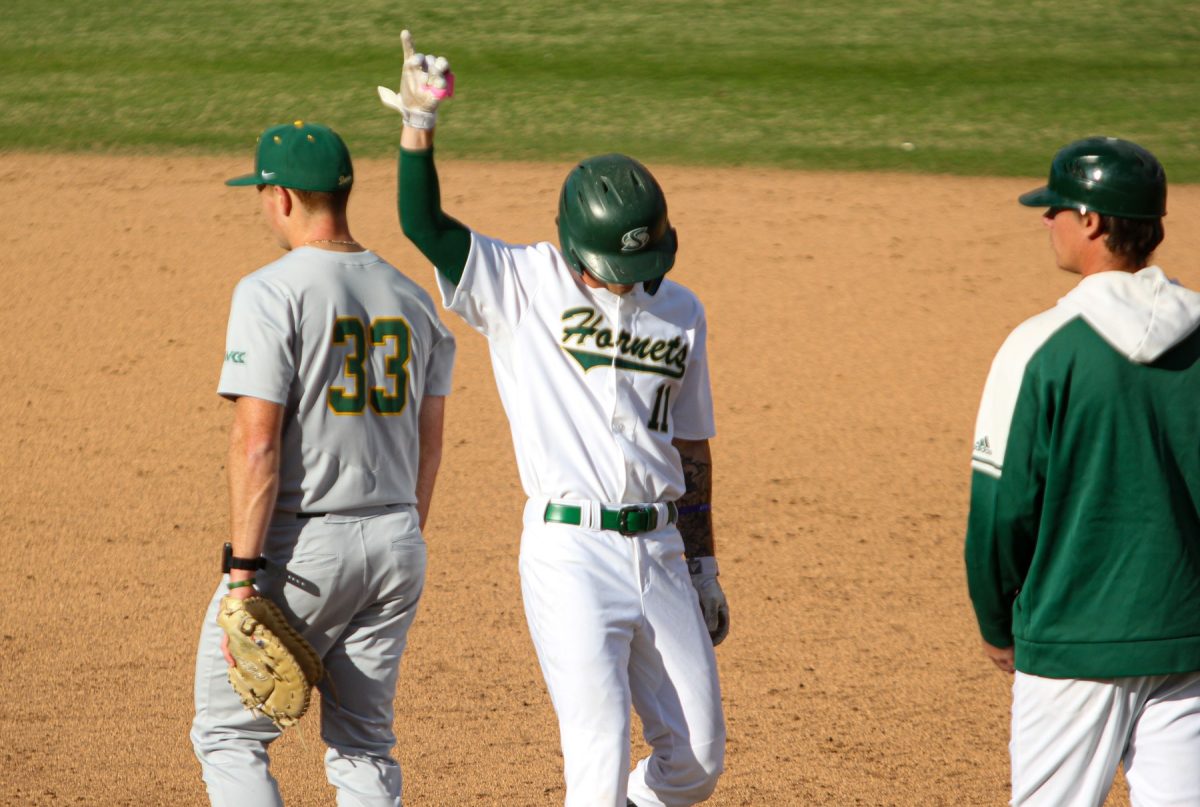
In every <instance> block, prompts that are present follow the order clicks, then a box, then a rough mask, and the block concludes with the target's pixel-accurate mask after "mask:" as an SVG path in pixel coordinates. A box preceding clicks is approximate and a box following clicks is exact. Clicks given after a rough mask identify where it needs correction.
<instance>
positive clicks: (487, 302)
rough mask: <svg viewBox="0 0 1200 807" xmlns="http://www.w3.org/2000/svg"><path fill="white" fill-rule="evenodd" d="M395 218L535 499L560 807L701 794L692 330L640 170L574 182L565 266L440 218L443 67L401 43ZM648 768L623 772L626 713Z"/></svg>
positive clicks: (708, 420)
mask: <svg viewBox="0 0 1200 807" xmlns="http://www.w3.org/2000/svg"><path fill="white" fill-rule="evenodd" d="M402 39H403V41H404V53H405V63H404V70H403V73H402V77H401V88H400V93H399V94H397V93H395V92H392V91H391V90H388V89H387V88H380V96H381V97H382V99H383V100H384V103H385V104H387V105H388V106H392V107H394V108H397V109H399V110H400V111H401V112H402V113H403V115H404V128H403V132H402V135H401V153H400V190H399V203H400V218H401V222H402V225H403V227H404V232H405V234H406V235H408V237H409V238H411V239H412V241H413V242H414V243H415V244H416V245H417V247H418V248H419V249H421V251H422V252H423V253H424V254H425V255H426V256H427V257H428V258H429V259H430V260H431V261H432V262H433V264H434V265H435V266H436V268H437V282H438V285H439V288H440V290H441V294H442V300H443V303H444V305H446V307H448V308H449V309H451V310H452V311H454V312H455V313H457V314H459V315H460V316H461V317H462V318H463V319H464V320H465V321H466V322H467V323H468V324H470V325H471V326H472V327H473V328H474V329H476V330H477V331H479V332H480V333H482V334H483V335H484V336H485V337H487V339H488V343H489V348H490V350H491V357H492V366H493V369H494V371H495V377H496V384H497V386H498V387H499V392H500V398H501V401H502V403H503V405H504V410H505V413H506V414H507V415H508V419H509V423H510V426H511V429H512V437H513V444H514V447H515V449H516V455H517V465H518V468H519V470H520V475H521V483H522V486H523V487H524V489H525V493H526V495H527V496H528V502H527V504H526V506H525V510H524V532H523V534H522V538H521V550H520V564H519V566H520V574H521V590H522V596H523V600H524V605H525V614H526V618H527V621H528V623H529V630H530V634H531V636H532V638H533V643H534V647H535V649H536V651H537V655H538V660H539V662H540V664H541V668H542V675H543V677H544V679H545V681H546V686H547V688H548V690H549V692H550V697H551V700H552V701H553V703H554V708H555V711H556V712H557V715H558V722H559V732H560V738H561V743H562V753H563V762H564V766H565V778H566V788H567V793H566V804H567V805H572V806H578V805H593V806H595V805H603V806H604V807H626V804H627V803H628V804H636V805H638V807H652V805H658V806H662V805H690V804H695V803H697V802H701V801H704V800H705V799H707V798H708V797H709V795H710V794H711V793H712V792H713V789H714V788H715V786H716V782H717V777H718V776H719V775H720V773H721V770H722V767H723V764H724V747H725V726H724V721H723V717H722V713H721V696H720V689H719V685H718V681H717V668H716V660H715V656H714V654H713V645H715V644H717V643H718V642H720V641H721V640H722V639H723V638H724V637H725V635H726V632H727V630H728V625H729V612H728V607H727V606H726V602H725V596H724V594H723V593H722V592H721V587H720V585H719V584H718V583H717V563H716V559H715V557H714V556H713V541H712V522H711V513H710V504H709V502H710V492H711V483H710V480H711V468H712V460H711V458H710V453H709V446H708V440H709V438H711V437H712V436H713V435H714V428H713V411H712V398H711V395H710V390H709V375H708V364H707V356H706V346H705V333H706V322H705V317H704V309H703V307H702V306H701V305H700V302H699V301H698V300H697V299H696V296H695V295H694V294H693V293H692V292H690V291H688V290H687V289H686V288H684V287H683V286H681V285H679V284H677V283H674V282H672V281H670V280H667V279H666V278H665V275H666V273H667V271H668V270H669V269H671V267H672V264H673V263H674V260H675V252H676V236H675V230H674V228H672V227H671V225H670V221H669V219H668V217H667V207H666V200H665V198H664V197H663V193H662V190H661V188H660V187H659V185H658V183H657V182H656V181H655V179H654V177H653V176H652V175H651V174H650V172H649V171H647V170H646V168H645V167H644V166H642V165H641V164H640V163H638V162H637V161H635V160H632V159H630V158H628V157H625V156H623V155H616V154H610V155H605V156H602V157H596V158H592V159H589V160H585V161H583V162H582V163H580V164H579V165H577V166H575V167H574V168H573V169H572V170H571V172H570V174H569V175H568V177H567V180H566V183H565V184H564V186H563V189H562V194H561V199H560V205H559V217H558V226H559V246H555V245H554V244H551V243H548V242H542V243H538V244H531V245H512V244H506V243H504V242H502V241H498V240H494V239H492V238H488V237H486V236H483V235H481V234H479V233H476V232H473V231H471V230H468V229H467V228H466V227H464V226H463V225H461V224H459V223H458V222H457V221H454V220H453V219H450V218H448V217H447V216H446V215H445V214H443V213H442V211H441V204H440V198H439V191H438V181H437V174H436V171H435V168H434V162H433V127H434V124H435V121H436V112H437V105H438V103H440V101H441V100H442V99H443V98H445V97H446V96H447V95H448V94H449V93H450V92H451V91H452V89H453V75H452V74H451V73H450V72H449V70H448V65H447V63H446V60H445V59H440V58H434V57H426V56H421V55H420V54H416V53H414V52H413V48H412V42H411V37H410V36H409V34H408V32H407V31H405V32H404V33H403V34H402ZM631 706H632V707H633V708H634V709H636V710H637V712H638V714H639V715H640V717H641V719H642V724H643V726H644V730H645V738H646V740H647V742H648V743H649V744H650V746H651V748H652V752H651V754H650V756H648V757H647V758H645V759H642V760H641V761H640V762H638V763H637V765H636V767H635V768H634V770H633V771H632V772H630V771H629V754H630V746H629V731H630V720H631V719H630V707H631Z"/></svg>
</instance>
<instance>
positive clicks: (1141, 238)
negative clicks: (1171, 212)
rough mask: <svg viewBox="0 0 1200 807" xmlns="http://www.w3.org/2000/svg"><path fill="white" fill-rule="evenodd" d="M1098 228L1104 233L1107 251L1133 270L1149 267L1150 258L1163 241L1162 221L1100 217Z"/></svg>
mask: <svg viewBox="0 0 1200 807" xmlns="http://www.w3.org/2000/svg"><path fill="white" fill-rule="evenodd" d="M1100 227H1101V229H1102V230H1103V232H1104V233H1105V236H1104V245H1105V246H1106V247H1108V251H1109V252H1111V253H1113V254H1114V255H1117V256H1118V257H1120V258H1121V259H1122V260H1124V261H1125V262H1126V263H1127V264H1128V265H1129V266H1132V267H1133V268H1135V269H1142V268H1144V267H1146V266H1149V265H1150V256H1151V255H1152V254H1154V250H1155V249H1157V248H1158V245H1159V244H1161V243H1162V240H1163V224H1162V219H1161V218H1158V219H1127V218H1122V217H1120V216H1101V217H1100Z"/></svg>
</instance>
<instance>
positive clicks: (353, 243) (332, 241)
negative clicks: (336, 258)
mask: <svg viewBox="0 0 1200 807" xmlns="http://www.w3.org/2000/svg"><path fill="white" fill-rule="evenodd" d="M309 244H341V245H342V246H344V247H361V246H362V244H360V243H358V242H357V241H338V240H337V239H336V238H314V239H313V240H311V241H305V242H304V243H303V244H302V245H301V246H305V247H306V246H308V245H309Z"/></svg>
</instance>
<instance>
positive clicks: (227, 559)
mask: <svg viewBox="0 0 1200 807" xmlns="http://www.w3.org/2000/svg"><path fill="white" fill-rule="evenodd" d="M264 566H266V561H264V560H263V559H262V558H239V557H236V556H235V555H234V554H233V544H230V543H226V544H225V549H224V551H223V552H222V554H221V574H229V570H230V569H239V570H241V571H243V572H253V571H256V570H258V569H261V568H263V567H264Z"/></svg>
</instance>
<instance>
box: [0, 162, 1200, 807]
mask: <svg viewBox="0 0 1200 807" xmlns="http://www.w3.org/2000/svg"><path fill="white" fill-rule="evenodd" d="M246 167H247V163H246V159H237V158H179V159H170V158H141V157H139V158H134V157H99V156H49V155H20V154H3V155H0V177H2V180H3V188H4V191H5V192H4V194H3V196H2V197H0V214H2V218H3V221H4V222H5V227H4V232H3V234H2V235H0V239H2V240H3V254H4V258H3V261H2V265H3V272H2V276H3V280H4V282H3V290H4V295H5V305H4V309H3V314H2V315H0V317H2V321H3V324H4V332H5V333H6V334H8V336H7V339H8V342H7V347H6V348H5V349H4V350H3V353H2V354H0V356H2V358H0V374H2V375H3V377H5V378H8V379H9V382H10V386H9V392H8V393H7V394H6V395H4V396H3V399H2V403H0V413H2V414H3V417H2V419H0V423H2V424H3V426H2V428H3V446H4V450H3V451H2V452H0V473H2V475H3V476H2V478H3V480H4V481H3V496H2V498H0V509H2V515H3V518H2V519H0V598H2V601H3V605H2V606H0V657H2V658H3V676H2V678H0V753H2V754H3V758H2V759H0V802H3V803H4V804H14V805H15V804H21V805H29V804H34V805H67V804H70V805H75V804H81V805H134V804H137V805H146V804H148V805H199V804H202V803H206V802H205V799H204V791H203V786H202V784H201V782H200V778H199V767H198V765H197V763H196V761H195V759H194V758H193V756H192V753H191V747H190V744H189V742H188V737H187V732H188V728H189V722H190V720H191V717H192V694H191V692H192V690H191V687H192V665H193V662H194V653H195V643H196V638H197V634H198V630H199V623H200V620H201V617H202V615H203V611H204V608H205V605H206V603H207V601H208V598H209V596H210V595H211V593H212V591H213V587H214V586H215V585H216V583H217V581H218V572H217V563H218V555H219V547H220V545H221V543H222V542H223V541H224V540H225V535H226V524H227V515H226V491H225V481H224V471H223V466H224V462H225V451H226V435H227V428H228V425H229V420H230V408H229V405H228V404H226V403H224V402H223V401H221V400H220V399H218V398H217V396H216V394H215V392H214V390H215V386H216V382H217V377H218V373H219V371H220V366H221V357H222V353H223V350H224V333H225V320H226V316H227V312H228V305H229V297H230V293H231V291H232V289H233V286H234V284H235V283H236V282H237V280H238V279H239V278H240V277H241V276H242V275H245V274H247V273H249V272H251V271H253V270H254V269H256V268H257V267H259V266H260V265H262V264H264V263H267V262H269V261H270V260H272V259H273V258H275V257H276V256H277V255H278V254H279V252H278V250H277V248H276V247H275V246H274V245H273V241H272V239H271V238H270V237H269V235H268V234H267V231H266V228H265V226H264V225H263V223H262V221H261V220H260V216H259V214H258V202H257V200H256V199H255V198H254V193H253V192H252V191H247V190H244V189H240V190H239V189H232V188H225V187H224V186H222V184H221V181H222V180H223V179H224V178H225V177H228V176H233V175H235V174H238V173H242V172H243V171H244V170H245V169H246ZM566 168H567V166H565V165H564V166H545V165H520V164H503V165H493V164H479V163H464V162H452V161H442V163H441V174H442V187H443V193H444V204H445V207H446V209H447V210H448V211H449V212H450V213H452V214H453V215H455V216H457V217H459V218H460V219H461V220H463V221H464V222H466V223H468V224H469V225H471V226H472V227H474V228H476V229H478V230H480V231H482V232H484V233H488V234H491V235H497V236H501V237H504V238H505V239H507V240H510V241H533V240H542V239H553V238H554V225H553V220H554V213H555V207H556V201H557V192H558V187H559V183H560V182H561V179H562V177H563V175H564V174H565V171H566ZM655 171H656V174H658V176H659V178H660V180H661V181H662V184H663V185H664V187H665V189H666V191H667V195H668V199H669V200H670V204H671V215H672V219H673V221H674V223H675V224H676V226H677V227H678V229H679V232H680V236H681V252H680V257H679V261H678V263H677V268H676V269H675V270H674V273H673V275H672V276H673V277H674V278H675V279H677V280H679V281H680V282H682V283H684V284H686V285H688V286H690V287H692V288H693V289H695V290H696V291H697V292H698V293H699V295H700V297H701V299H702V300H704V302H705V303H706V306H707V308H708V316H709V334H710V335H709V338H710V355H711V361H712V374H713V380H714V385H715V386H714V395H715V401H716V412H717V428H718V432H719V434H718V436H717V438H716V439H715V440H714V442H713V453H714V461H715V462H714V471H715V478H716V483H715V488H716V491H715V496H714V499H715V503H714V508H715V509H714V515H715V522H716V530H717V544H718V555H719V557H720V561H721V569H722V576H721V581H722V584H723V585H724V588H725V591H726V592H727V594H728V596H729V601H730V606H731V610H732V632H731V634H730V637H729V639H728V640H727V641H726V642H725V643H724V644H723V645H721V647H720V648H719V650H718V653H717V657H718V660H719V664H720V669H721V677H722V683H723V689H724V698H725V706H726V715H727V719H728V727H729V745H728V765H727V772H726V774H725V776H724V778H723V779H722V781H721V784H720V786H719V788H718V791H717V795H716V796H715V797H714V798H713V799H712V801H711V802H710V803H711V804H713V805H755V806H756V807H759V806H761V805H813V804H822V805H825V804H828V805H931V804H935V805H999V804H1003V803H1005V801H1006V799H1007V777H1008V761H1007V751H1006V743H1007V739H1008V703H1009V679H1008V677H1007V676H1005V675H1003V674H1001V673H1000V672H998V671H997V670H995V669H994V668H993V667H992V665H991V664H990V662H988V661H986V660H985V659H984V658H983V656H982V655H981V653H980V650H979V643H978V638H977V634H976V632H975V627H974V620H973V617H972V615H971V610H970V605H969V602H968V600H967V596H966V587H965V582H964V576H963V570H962V562H961V555H962V534H963V525H964V519H965V513H966V505H967V498H968V496H967V494H968V483H969V467H968V460H969V455H970V442H971V433H972V428H973V423H974V415H975V407H976V404H977V402H978V399H979V394H980V391H981V389H982V385H983V380H984V377H985V375H986V373H987V369H988V364H989V362H990V360H991V357H992V355H993V353H994V352H995V350H996V348H997V347H998V346H999V344H1000V342H1001V341H1002V339H1003V338H1004V336H1005V335H1006V334H1007V333H1008V331H1009V330H1010V329H1011V328H1012V327H1013V326H1015V325H1016V324H1017V323H1018V322H1020V321H1021V320H1022V319H1024V318H1026V317H1027V316H1030V315H1031V314H1034V313H1036V312H1038V311H1040V310H1043V309H1045V308H1048V307H1049V306H1051V305H1053V303H1054V301H1055V300H1056V299H1057V298H1058V297H1059V296H1061V295H1062V294H1063V293H1064V292H1066V291H1067V290H1068V289H1069V288H1070V287H1071V285H1072V284H1073V281H1074V278H1073V277H1072V276H1070V275H1067V274H1064V273H1062V272H1059V271H1057V270H1055V269H1054V266H1053V261H1052V258H1051V255H1050V252H1049V248H1048V246H1047V239H1046V235H1045V232H1044V230H1043V228H1042V226H1041V224H1040V223H1039V221H1038V215H1037V212H1036V211H1031V210H1028V209H1025V208H1021V207H1019V206H1018V205H1017V204H1016V202H1015V196H1016V194H1017V193H1019V192H1020V191H1023V190H1027V189H1029V188H1030V187H1032V186H1033V185H1034V184H1036V183H1037V180H1036V179H1033V180H995V179H964V178H941V177H921V176H907V175H868V174H833V173H820V174H812V173H798V172H781V171H767V170H724V171H722V170H710V169H704V170H697V169H677V168H665V167H664V168H658V167H655ZM356 185H357V187H356V190H355V193H354V200H353V201H352V203H351V220H352V226H353V232H354V234H355V235H356V236H357V237H358V238H359V240H360V241H362V242H364V243H365V244H367V245H368V246H369V247H371V248H372V249H374V250H376V251H377V252H379V253H381V254H382V255H383V256H385V257H387V258H388V259H390V260H391V261H392V262H393V263H395V264H396V265H397V266H399V267H400V268H401V269H402V270H403V271H405V272H406V273H408V274H410V275H411V276H412V277H414V278H415V279H417V280H418V282H420V283H421V284H422V285H423V286H424V287H425V288H427V289H430V290H431V291H432V289H433V282H432V280H433V273H432V269H431V268H430V267H429V266H428V264H427V263H426V262H425V261H424V260H423V259H421V258H420V256H419V255H418V254H417V253H416V251H415V250H414V249H413V248H412V247H411V246H410V245H409V244H408V242H407V241H406V240H405V239H404V237H403V236H402V235H401V233H400V230H399V227H398V225H397V222H396V212H395V206H394V192H395V191H394V189H395V174H394V164H393V163H391V162H390V161H374V162H372V161H361V162H360V163H359V165H358V180H357V183H356ZM1170 209H1171V214H1170V215H1169V216H1168V218H1167V220H1166V222H1167V240H1166V243H1165V245H1164V247H1163V248H1162V249H1161V250H1160V253H1159V256H1158V259H1159V263H1160V264H1161V265H1163V266H1164V268H1166V270H1167V272H1168V273H1169V274H1171V275H1172V276H1175V277H1179V278H1180V279H1181V280H1182V281H1183V282H1184V283H1185V285H1189V286H1191V287H1193V288H1194V287H1197V286H1200V270H1198V268H1197V266H1196V260H1195V258H1194V256H1196V255H1200V228H1197V227H1195V226H1194V224H1193V223H1194V222H1195V221H1196V218H1197V215H1200V190H1198V189H1196V188H1192V187H1182V188H1173V189H1172V190H1171V199H1170ZM446 320H447V322H448V323H449V326H450V328H451V329H452V330H453V331H454V332H455V334H456V335H457V336H458V338H459V362H458V366H457V370H456V378H455V384H454V393H453V395H452V397H451V398H450V401H449V405H448V422H447V433H446V453H445V458H444V461H443V466H442V473H441V477H440V481H439V485H438V492H437V495H436V498H435V501H434V509H433V515H432V517H431V521H430V526H429V529H428V535H427V539H428V542H429V547H430V565H429V575H428V580H427V588H426V595H425V599H424V602H423V604H422V606H421V611H420V614H419V616H418V618H417V622H416V624H415V626H414V628H413V631H412V634H411V637H410V644H409V649H408V651H407V653H406V655H405V658H404V664H403V671H402V675H401V682H400V689H399V692H398V695H397V719H396V733H397V735H398V738H399V744H398V747H397V756H398V757H399V759H400V761H401V763H402V765H403V770H404V778H405V801H406V803H407V804H410V805H437V807H442V806H443V805H463V804H480V805H491V804H497V805H499V804H503V805H554V804H561V802H562V796H563V788H562V784H561V777H560V768H559V765H560V758H559V752H558V742H557V732H556V729H555V724H554V718H553V712H552V711H551V708H550V704H549V701H548V699H547V697H546V694H545V692H544V689H543V687H542V683H541V678H540V675H539V672H538V669H537V664H536V660H535V658H534V654H533V649H532V646H531V644H530V641H529V639H528V636H527V633H526V629H525V622H524V616H523V613H522V610H521V605H520V596H519V590H518V581H517V572H516V555H517V542H518V536H519V530H520V513H521V506H522V503H523V496H522V493H521V490H520V487H519V485H518V481H517V474H516V468H515V464H514V461H513V454H512V446H511V443H510V441H509V437H508V429H507V426H506V423H505V421H504V417H503V414H502V412H501V409H500V404H499V401H498V399H497V395H496V389H495V384H494V382H493V380H492V377H491V370H490V367H489V364H488V359H487V353H486V348H485V344H484V341H483V339H482V338H481V337H479V336H478V335H476V334H475V333H473V332H471V331H470V330H469V329H467V328H466V327H465V326H464V325H463V324H462V323H461V321H459V320H458V319H457V318H454V317H450V316H448V317H447V318H446ZM318 722H319V720H318V718H317V717H316V715H315V713H314V714H313V715H310V716H309V717H306V718H305V720H304V721H303V722H302V723H301V725H300V726H299V727H298V728H296V729H292V730H289V731H288V732H287V733H286V734H285V735H284V737H283V738H282V739H281V740H280V741H279V742H278V743H277V744H276V746H275V747H274V749H273V769H274V771H275V774H276V776H277V777H278V779H279V780H280V782H281V786H282V790H283V793H284V795H285V798H286V799H287V802H288V804H289V805H327V804H332V803H333V796H332V792H331V791H330V789H329V788H328V786H327V785H326V784H325V781H324V774H323V770H322V767H321V757H322V753H323V748H322V745H321V742H320V738H319V733H318V728H319V726H318ZM637 752H640V745H638V746H635V753H637ZM1119 789H1120V790H1122V791H1123V788H1119ZM1109 803H1110V804H1111V805H1116V804H1122V805H1123V804H1126V803H1127V801H1126V800H1125V798H1124V795H1123V792H1122V793H1121V795H1114V796H1113V797H1112V798H1110V801H1109Z"/></svg>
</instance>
